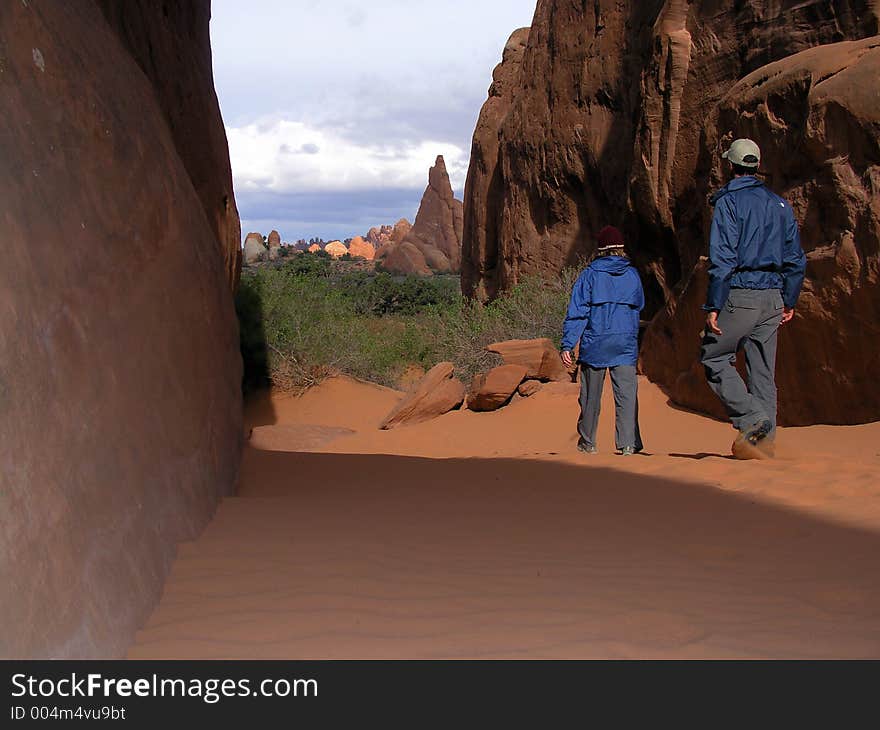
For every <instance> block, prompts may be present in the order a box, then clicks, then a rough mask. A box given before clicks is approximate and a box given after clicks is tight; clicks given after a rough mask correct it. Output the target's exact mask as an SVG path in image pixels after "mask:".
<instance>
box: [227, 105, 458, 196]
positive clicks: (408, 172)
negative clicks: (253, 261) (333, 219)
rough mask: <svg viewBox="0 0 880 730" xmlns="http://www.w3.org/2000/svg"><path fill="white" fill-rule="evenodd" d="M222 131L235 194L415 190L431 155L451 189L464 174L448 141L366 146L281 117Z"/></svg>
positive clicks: (420, 185) (422, 182)
mask: <svg viewBox="0 0 880 730" xmlns="http://www.w3.org/2000/svg"><path fill="white" fill-rule="evenodd" d="M226 134H227V137H228V139H229V154H230V158H231V160H232V171H233V178H234V183H235V190H236V193H240V192H271V193H290V194H294V193H316V192H338V191H365V190H376V191H378V190H401V189H408V190H419V191H421V190H423V189H424V188H425V186H426V185H427V180H428V168H429V167H430V166H431V165H433V164H434V160H435V159H436V157H437V155H443V156H444V159H445V161H446V166H447V169H448V171H449V174H450V180H451V181H452V184H453V187H454V188H456V189H461V188H462V187H463V185H464V178H465V176H466V174H467V163H468V159H467V154H466V152H465V150H463V149H462V148H461V147H459V146H456V145H454V144H451V143H449V142H441V141H434V140H424V141H421V142H418V143H398V144H392V143H388V142H386V143H379V144H370V143H367V142H366V141H363V142H361V141H355V140H354V139H352V135H347V134H345V133H342V132H340V131H339V130H338V129H333V128H330V129H320V128H316V127H312V126H310V125H308V124H306V123H304V122H296V121H289V120H287V119H274V120H272V119H263V120H259V121H257V122H254V123H253V124H249V125H246V126H244V127H227V129H226Z"/></svg>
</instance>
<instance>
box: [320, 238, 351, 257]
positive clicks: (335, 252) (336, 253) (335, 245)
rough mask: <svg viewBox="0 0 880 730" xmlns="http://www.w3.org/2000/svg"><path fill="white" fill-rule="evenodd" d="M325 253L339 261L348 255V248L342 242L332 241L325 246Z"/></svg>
mask: <svg viewBox="0 0 880 730" xmlns="http://www.w3.org/2000/svg"><path fill="white" fill-rule="evenodd" d="M324 252H325V253H329V254H330V255H331V256H332V257H333V258H334V259H338V258H340V257H342V256H345V254H347V253H348V248H347V247H346V245H345V244H344V243H343V242H342V241H330V243H328V244H327V245H326V246H324Z"/></svg>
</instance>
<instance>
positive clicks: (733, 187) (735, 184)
mask: <svg viewBox="0 0 880 730" xmlns="http://www.w3.org/2000/svg"><path fill="white" fill-rule="evenodd" d="M757 187H764V181H763V180H759V179H758V178H756V177H755V176H754V175H743V176H741V177H735V178H733V180H731V181H730V182H729V183H727V185H725V186H724V187H723V188H721V190H719V191H718V192H717V193H715V194H714V195H713V196H712V197H711V198H709V202H710V203H711V204H712V205H715V204H716V203H717V202H718V201H719V200H721V198H723V197H724V196H725V195H727V194H728V193H733V192H736V191H737V190H744V189H745V188H757Z"/></svg>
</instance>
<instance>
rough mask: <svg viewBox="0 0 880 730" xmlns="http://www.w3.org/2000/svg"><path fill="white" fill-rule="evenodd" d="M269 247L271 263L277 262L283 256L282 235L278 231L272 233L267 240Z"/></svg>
mask: <svg viewBox="0 0 880 730" xmlns="http://www.w3.org/2000/svg"><path fill="white" fill-rule="evenodd" d="M266 243H267V245H268V247H269V261H277V260H278V258H279V257H280V256H281V234H280V233H278V231H274V230H273V231H272V232H271V233H269V236H268V237H267V239H266Z"/></svg>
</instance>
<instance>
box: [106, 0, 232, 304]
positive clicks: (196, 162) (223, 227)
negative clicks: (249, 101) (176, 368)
mask: <svg viewBox="0 0 880 730" xmlns="http://www.w3.org/2000/svg"><path fill="white" fill-rule="evenodd" d="M96 1H97V4H98V6H99V7H100V8H101V11H102V12H103V14H104V17H105V18H106V19H107V22H108V24H109V25H110V27H111V28H113V30H114V31H115V32H116V34H117V35H118V36H119V38H120V40H121V41H122V43H123V45H124V46H125V47H126V49H127V50H128V52H129V53H130V54H131V57H132V58H133V59H134V61H135V62H136V63H137V64H138V66H139V67H140V69H141V71H143V72H144V74H146V76H147V78H148V79H149V81H150V84H151V86H152V87H153V92H154V94H155V98H156V100H157V101H158V102H159V106H160V107H161V109H162V113H163V114H164V116H165V118H166V120H167V121H168V128H169V130H170V131H171V135H172V137H173V138H174V144H175V146H176V148H177V154H178V155H179V156H180V159H181V161H182V162H183V164H184V167H186V171H187V173H189V176H190V179H191V180H192V185H193V188H194V189H195V191H196V193H197V194H198V196H199V199H200V200H201V201H202V206H203V207H204V209H205V214H206V215H207V216H208V222H209V223H210V225H211V228H212V230H213V231H214V235H215V236H216V237H217V245H218V246H219V248H220V250H221V251H222V253H223V258H224V261H225V265H226V276H227V278H228V279H229V283H230V286H232V288H233V289H235V288H236V287H237V286H238V278H239V276H240V274H241V223H240V221H239V218H238V208H237V207H236V205H235V195H234V194H233V190H232V168H231V167H230V165H229V148H228V146H227V142H226V129H225V128H224V126H223V120H222V119H221V118H220V108H219V105H218V102H217V94H216V92H215V91H214V71H213V66H212V61H211V38H210V34H209V27H208V26H209V21H210V19H211V2H210V0H196V1H195V2H176V3H169V2H166V3H157V2H152V1H151V0H125V1H124V2H119V0H96Z"/></svg>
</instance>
